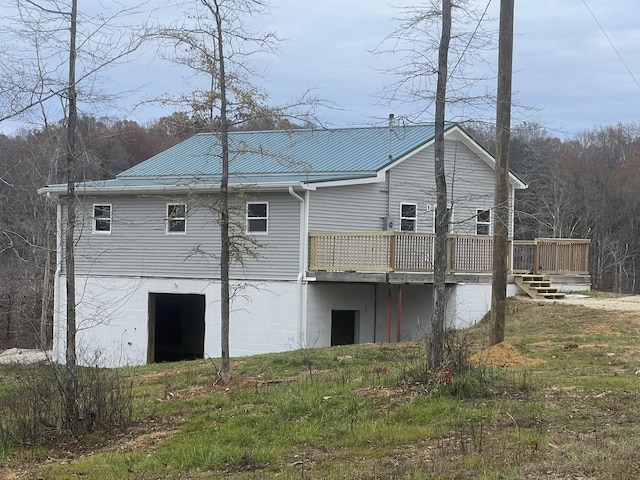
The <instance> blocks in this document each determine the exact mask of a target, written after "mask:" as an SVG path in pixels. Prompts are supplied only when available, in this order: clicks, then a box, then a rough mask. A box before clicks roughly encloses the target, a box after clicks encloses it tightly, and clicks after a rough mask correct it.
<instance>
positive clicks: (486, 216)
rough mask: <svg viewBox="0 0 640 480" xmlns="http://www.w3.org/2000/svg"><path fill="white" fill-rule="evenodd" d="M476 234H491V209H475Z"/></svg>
mask: <svg viewBox="0 0 640 480" xmlns="http://www.w3.org/2000/svg"><path fill="white" fill-rule="evenodd" d="M476 235H491V210H481V209H478V210H476Z"/></svg>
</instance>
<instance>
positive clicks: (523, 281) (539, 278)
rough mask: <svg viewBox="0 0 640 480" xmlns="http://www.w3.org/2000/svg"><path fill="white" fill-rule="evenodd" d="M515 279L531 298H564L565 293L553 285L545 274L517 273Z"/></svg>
mask: <svg viewBox="0 0 640 480" xmlns="http://www.w3.org/2000/svg"><path fill="white" fill-rule="evenodd" d="M514 280H515V282H516V285H518V286H519V287H520V288H521V289H522V290H524V291H525V292H526V293H527V295H529V296H530V297H531V298H546V299H548V300H560V299H563V298H564V293H562V292H559V291H558V289H557V288H556V287H552V286H551V282H550V281H549V279H548V278H546V277H545V276H544V275H536V274H530V273H527V274H524V275H515V276H514Z"/></svg>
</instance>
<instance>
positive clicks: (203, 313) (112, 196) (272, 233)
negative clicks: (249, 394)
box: [40, 124, 526, 365]
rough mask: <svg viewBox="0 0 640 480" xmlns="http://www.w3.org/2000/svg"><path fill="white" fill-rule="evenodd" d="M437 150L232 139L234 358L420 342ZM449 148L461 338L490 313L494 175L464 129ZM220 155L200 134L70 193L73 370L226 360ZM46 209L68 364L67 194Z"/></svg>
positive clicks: (401, 138) (416, 142) (313, 139)
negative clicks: (50, 212)
mask: <svg viewBox="0 0 640 480" xmlns="http://www.w3.org/2000/svg"><path fill="white" fill-rule="evenodd" d="M433 142H434V127H433V125H429V124H426V125H407V126H390V127H367V128H342V129H318V130H314V129H309V130H289V131H263V132H233V133H231V134H230V185H231V188H232V192H233V200H232V207H233V212H234V213H233V214H232V223H233V225H235V226H236V227H238V230H236V231H235V234H236V235H237V239H242V240H238V242H236V247H237V248H236V249H234V252H236V253H238V254H240V253H241V252H244V254H245V255H244V261H243V262H242V263H238V262H235V263H233V264H232V266H231V280H232V290H233V292H234V298H233V300H232V313H231V324H230V352H231V355H233V356H240V355H250V354H256V353H264V352H275V351H284V350H292V349H296V348H301V347H312V346H328V345H334V344H345V343H365V342H384V341H396V340H400V339H402V340H405V339H413V338H418V337H420V336H422V335H424V334H425V333H427V332H428V331H429V325H430V316H431V308H432V307H431V304H432V298H433V297H432V296H433V265H432V257H433V239H434V235H433V233H434V218H435V203H436V195H435V183H434V174H433V172H434V165H433V157H434V150H433ZM445 142H446V147H445V148H446V150H445V155H446V158H445V162H446V170H447V181H448V196H449V198H450V205H451V216H452V225H451V251H450V258H449V262H450V271H449V274H448V275H447V291H448V293H449V300H448V312H447V317H448V321H449V323H450V326H455V327H462V326H469V325H471V324H473V323H475V322H477V321H478V320H480V319H481V318H482V316H483V315H484V314H485V313H486V312H487V311H488V310H489V307H490V297H491V273H490V272H491V240H492V237H491V235H492V232H493V210H492V207H493V197H494V159H493V158H492V156H491V155H490V154H489V153H488V152H487V151H486V150H484V149H483V148H482V147H481V146H480V145H478V144H477V143H476V142H475V141H474V140H473V139H472V138H471V137H470V136H469V135H468V134H467V133H465V131H464V130H463V129H462V128H461V127H460V126H458V125H455V124H448V125H447V126H446V131H445ZM219 152H220V142H219V138H218V136H216V134H207V133H203V134H197V135H195V136H193V137H192V138H190V139H188V140H186V141H184V142H182V143H180V144H178V145H176V146H174V147H172V148H170V149H168V150H166V151H164V152H162V153H160V154H158V155H156V156H154V157H152V158H150V159H148V160H146V161H144V162H142V163H140V164H138V165H136V166H134V167H132V168H130V169H129V170H126V171H125V172H122V173H121V174H119V175H117V176H116V178H115V179H111V180H105V181H95V182H83V183H79V184H78V185H77V187H76V193H77V195H78V196H79V198H80V208H79V212H78V222H79V224H78V226H77V227H76V236H77V246H76V260H75V265H76V283H77V287H76V288H77V292H78V293H77V297H78V298H77V301H78V305H77V317H78V329H79V331H78V345H80V346H81V348H80V351H79V355H80V358H81V359H82V361H83V362H85V363H99V364H104V365H124V364H144V363H151V362H156V361H166V360H173V359H184V358H199V357H203V356H212V357H215V356H219V354H220V308H219V300H220V287H219V259H218V257H217V252H219V242H220V240H219V227H218V224H217V213H216V200H217V196H218V193H219V182H220V172H221V166H220V163H221V162H220V157H219ZM510 186H511V188H510V197H509V198H510V200H509V208H510V212H511V215H510V225H509V228H510V231H513V204H514V193H515V190H517V189H523V188H526V185H525V184H524V183H523V182H522V181H521V180H519V179H518V178H517V177H516V176H514V175H511V176H510ZM40 193H46V194H48V195H50V196H52V197H53V198H54V199H56V201H57V202H58V225H59V227H58V268H57V270H56V276H55V279H56V282H55V314H54V350H55V352H56V355H57V358H59V359H63V357H64V341H65V340H64V339H65V308H66V306H65V281H64V278H65V271H64V265H63V262H62V259H63V258H64V257H63V240H62V239H63V231H62V230H63V228H64V218H65V208H66V199H65V194H66V185H53V186H47V187H44V188H42V189H40ZM258 244H259V246H258ZM252 253H257V256H255V258H254V255H252ZM515 291H516V286H515V285H510V286H509V294H513V293H515ZM95 352H99V355H100V359H99V360H96V359H95V358H93V356H94V354H95Z"/></svg>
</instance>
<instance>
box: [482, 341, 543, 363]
mask: <svg viewBox="0 0 640 480" xmlns="http://www.w3.org/2000/svg"><path fill="white" fill-rule="evenodd" d="M470 360H471V361H472V362H473V363H475V364H481V365H486V366H488V367H515V366H519V365H535V364H537V363H541V360H536V359H534V358H528V357H525V356H524V355H522V354H521V353H520V352H519V351H518V350H517V349H516V348H515V347H514V346H513V345H511V344H510V343H509V342H500V343H497V344H496V345H493V346H492V347H489V348H485V349H484V350H481V351H479V352H478V353H476V354H474V355H472V356H471V358H470Z"/></svg>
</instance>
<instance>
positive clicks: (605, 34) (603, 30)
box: [582, 0, 640, 88]
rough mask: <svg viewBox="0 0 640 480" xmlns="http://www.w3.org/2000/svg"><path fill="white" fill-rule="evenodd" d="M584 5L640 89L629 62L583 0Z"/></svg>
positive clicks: (639, 83) (585, 0)
mask: <svg viewBox="0 0 640 480" xmlns="http://www.w3.org/2000/svg"><path fill="white" fill-rule="evenodd" d="M582 3H584V6H585V7H587V10H589V13H590V14H591V16H592V17H593V19H594V20H595V22H596V23H597V24H598V27H599V28H600V31H601V32H602V34H603V35H604V36H605V38H606V39H607V41H608V42H609V45H611V48H612V49H613V51H614V52H616V55H617V56H618V58H619V59H620V61H621V62H622V64H623V65H624V68H626V69H627V72H629V75H631V78H633V81H634V82H636V85H637V86H638V88H640V82H638V79H637V78H636V77H635V75H634V74H633V72H632V71H631V69H630V68H629V65H627V62H625V61H624V58H622V55H621V54H620V52H619V51H618V49H617V48H616V46H615V45H614V44H613V42H612V41H611V39H610V38H609V35H607V32H606V31H605V29H604V27H603V26H602V25H601V24H600V22H599V21H598V19H597V18H596V16H595V14H594V13H593V11H592V10H591V8H589V5H587V0H582Z"/></svg>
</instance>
